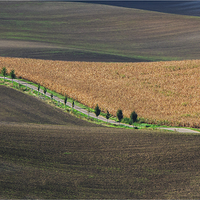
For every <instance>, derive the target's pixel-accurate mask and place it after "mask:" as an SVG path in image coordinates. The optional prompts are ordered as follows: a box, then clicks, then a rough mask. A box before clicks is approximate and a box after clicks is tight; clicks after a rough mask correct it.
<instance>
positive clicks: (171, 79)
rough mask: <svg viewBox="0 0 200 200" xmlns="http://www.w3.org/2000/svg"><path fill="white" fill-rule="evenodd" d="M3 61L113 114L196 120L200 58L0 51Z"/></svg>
mask: <svg viewBox="0 0 200 200" xmlns="http://www.w3.org/2000/svg"><path fill="white" fill-rule="evenodd" d="M2 67H6V68H7V69H8V71H10V70H12V69H14V70H15V72H16V75H17V76H21V77H23V78H25V79H28V80H30V81H33V82H36V83H40V84H41V85H43V86H46V87H47V88H50V89H52V90H55V91H57V92H59V93H62V94H67V95H68V96H70V97H72V98H74V99H76V100H78V101H80V102H81V103H83V104H85V105H87V106H89V107H93V108H94V107H95V106H96V104H98V105H99V106H100V108H101V110H102V111H105V112H106V110H108V111H109V112H110V113H111V114H113V115H115V114H116V111H117V110H118V109H122V110H123V113H124V115H125V116H127V117H129V116H130V113H131V112H132V111H133V110H135V111H136V112H137V113H138V115H139V117H144V118H146V119H149V121H148V122H151V123H154V122H157V123H165V124H170V125H178V126H192V127H197V126H198V127H199V126H200V124H199V118H200V98H199V94H200V86H199V81H200V80H199V73H200V60H188V61H167V62H165V61H163V62H140V63H100V62H99V63H98V62H67V61H47V60H37V59H22V58H4V57H1V58H0V68H2ZM164 120H165V122H163V121H164ZM159 121H162V122H159ZM167 121H169V122H167Z"/></svg>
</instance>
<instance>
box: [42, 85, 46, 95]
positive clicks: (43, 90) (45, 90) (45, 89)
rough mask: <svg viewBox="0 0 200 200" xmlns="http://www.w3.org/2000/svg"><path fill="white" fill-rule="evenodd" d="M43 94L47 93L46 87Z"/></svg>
mask: <svg viewBox="0 0 200 200" xmlns="http://www.w3.org/2000/svg"><path fill="white" fill-rule="evenodd" d="M43 91H44V94H45V95H46V93H47V88H46V87H44V90H43Z"/></svg>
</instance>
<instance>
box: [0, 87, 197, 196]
mask: <svg viewBox="0 0 200 200" xmlns="http://www.w3.org/2000/svg"><path fill="white" fill-rule="evenodd" d="M0 88H1V92H0V94H1V96H0V102H1V106H0V108H1V113H2V111H3V112H4V113H5V115H8V113H9V112H12V110H14V111H15V112H14V115H15V116H18V117H19V119H21V122H12V121H14V120H13V118H9V117H8V118H7V120H8V122H6V121H5V119H4V118H3V115H2V114H1V123H0V158H1V160H0V172H1V184H0V190H1V194H0V198H2V199H3V198H9V199H11V198H14V199H16V198H20V199H24V198H34V199H36V198H42V199H45V198H46V199H68V198H70V199H80V198H84V199H89V198H92V199H94V198H95V199H97V198H102V199H103V198H109V199H110V198H117V199H126V198H131V199H135V198H143V199H145V198H147V199H152V198H154V199H155V198H156V199H164V198H165V199H167V198H169V199H172V198H176V199H177V198H178V199H180V198H187V199H192V198H196V199H199V198H200V196H199V194H200V187H199V184H200V169H199V164H200V148H199V144H200V136H199V135H197V134H196V135H194V134H177V133H176V134H175V133H169V132H160V131H152V130H127V129H114V128H105V127H94V126H95V125H92V124H91V126H88V124H89V123H87V122H84V121H82V122H81V120H79V119H75V118H74V117H72V116H69V115H67V114H65V113H63V114H62V112H61V111H58V110H54V109H53V110H52V109H51V110H52V111H50V110H49V109H47V108H49V106H48V105H45V104H44V103H42V102H40V101H39V100H37V99H35V98H34V97H29V96H26V95H24V94H21V93H19V92H17V91H15V90H13V89H8V88H5V87H3V86H1V87H0ZM13 95H14V96H13ZM11 98H15V100H11ZM29 100H31V102H32V104H33V107H32V106H31V105H30V101H29ZM20 104H21V105H20ZM34 105H35V107H34ZM2 106H3V107H5V108H6V109H2ZM10 106H11V108H12V109H10ZM15 107H16V109H15ZM29 107H30V108H31V110H29ZM37 107H38V108H40V109H38V108H37ZM23 108H26V109H27V111H29V115H30V116H31V117H30V118H29V120H27V121H26V119H25V117H24V116H23V115H25V114H26V112H25V110H23ZM34 109H36V110H35V111H34ZM30 112H33V113H34V114H31V113H30ZM38 113H40V114H41V118H40V120H41V121H42V122H43V123H51V122H52V124H62V123H63V124H65V123H66V125H51V124H45V125H44V124H34V123H26V122H36V123H38V120H37V117H38ZM49 114H50V115H51V114H52V115H53V116H54V118H59V119H60V120H61V121H62V119H63V117H64V116H66V120H63V121H62V123H59V122H58V121H57V120H56V119H54V118H52V117H50V118H49ZM20 115H22V116H20ZM36 115H37V116H36ZM60 116H62V117H60ZM46 117H47V118H48V120H47V121H46V120H45V119H44V118H46ZM27 118H28V117H27ZM2 120H4V122H2ZM22 122H24V123H22ZM79 124H80V126H78V125H79ZM92 126H93V127H92Z"/></svg>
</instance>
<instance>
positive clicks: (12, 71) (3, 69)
mask: <svg viewBox="0 0 200 200" xmlns="http://www.w3.org/2000/svg"><path fill="white" fill-rule="evenodd" d="M1 74H2V75H3V76H4V82H5V77H6V75H8V73H7V69H6V67H3V68H2V70H1ZM10 76H11V78H12V83H13V79H14V78H15V77H16V76H15V70H11V71H10Z"/></svg>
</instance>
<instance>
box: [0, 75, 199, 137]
mask: <svg viewBox="0 0 200 200" xmlns="http://www.w3.org/2000/svg"><path fill="white" fill-rule="evenodd" d="M0 78H1V79H4V78H5V80H7V81H11V82H16V83H18V84H20V85H23V86H25V87H28V88H30V89H31V90H34V91H36V92H38V95H39V93H40V94H42V95H45V96H46V97H49V98H51V99H53V100H55V101H57V103H58V104H64V100H63V99H61V98H59V97H57V96H53V94H52V93H49V92H47V91H46V88H45V90H42V89H41V88H40V85H37V86H34V85H32V84H30V83H27V82H25V81H22V80H19V79H12V78H8V77H2V76H0ZM66 106H68V107H70V108H72V106H73V108H72V109H73V110H76V111H78V112H80V113H82V114H85V115H86V116H89V117H90V118H94V119H96V120H97V116H96V115H95V113H93V112H89V111H88V109H85V108H81V107H80V106H77V105H75V104H72V103H71V102H66ZM98 121H103V122H105V123H108V124H113V125H120V126H124V127H129V128H134V129H135V128H137V127H134V126H133V125H129V124H124V123H119V122H116V121H114V120H111V119H107V118H105V117H103V116H101V115H99V116H98ZM159 129H161V130H162V129H165V130H169V131H175V132H181V133H200V132H198V131H194V130H191V129H186V128H173V127H172V128H167V127H159Z"/></svg>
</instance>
